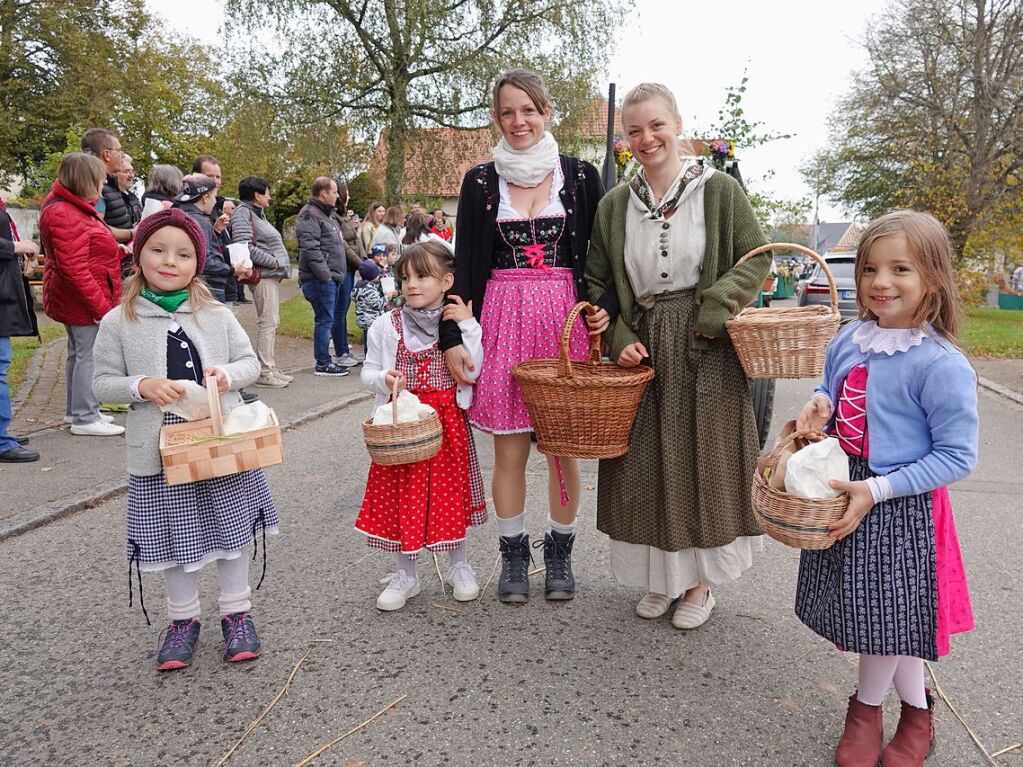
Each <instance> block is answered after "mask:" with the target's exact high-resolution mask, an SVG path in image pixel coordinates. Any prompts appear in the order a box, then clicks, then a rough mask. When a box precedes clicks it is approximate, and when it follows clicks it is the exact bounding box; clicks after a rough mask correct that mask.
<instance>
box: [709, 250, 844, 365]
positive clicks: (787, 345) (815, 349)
mask: <svg viewBox="0 0 1023 767" xmlns="http://www.w3.org/2000/svg"><path fill="white" fill-rule="evenodd" d="M771 250H795V251H797V252H799V253H802V254H804V255H807V256H810V257H811V258H813V259H814V260H815V261H816V262H817V263H818V264H820V265H821V270H822V271H823V272H824V274H825V276H826V277H827V278H828V286H829V287H830V289H831V306H799V307H791V308H782V307H776V308H763V309H756V308H752V307H751V308H747V309H743V310H742V311H741V312H739V314H738V315H737V316H736V317H735V319H731V320H728V321H727V322H725V328H726V329H727V330H728V335H729V336H731V338H732V345H733V346H734V347H735V352H736V354H738V355H739V362H740V363H741V364H742V369H743V370H744V371H745V372H746V375H747V376H748V377H749V378H816V377H817V376H819V375H820V374H821V372H822V371H823V370H824V355H825V352H826V351H827V348H828V342H829V341H830V340H831V339H832V338H834V336H835V333H837V332H838V326H839V324H841V321H842V317H841V315H840V314H839V313H838V290H837V289H836V288H835V278H834V276H833V275H832V274H831V270H830V269H829V268H828V265H827V263H826V262H825V261H824V259H822V258H821V257H820V256H819V255H818V254H817V253H816V252H815V251H813V250H810V249H809V248H804V247H803V246H802V245H796V244H794V243H790V242H774V243H771V244H769V245H762V246H760V247H759V248H756V249H755V250H751V251H750V252H749V253H747V254H746V255H745V256H743V257H742V258H740V259H739V260H738V261H737V262H736V266H738V265H739V264H741V263H742V262H743V261H748V260H749V259H751V258H753V257H755V256H759V255H760V254H761V253H767V252H768V251H771Z"/></svg>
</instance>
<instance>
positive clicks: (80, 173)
mask: <svg viewBox="0 0 1023 767" xmlns="http://www.w3.org/2000/svg"><path fill="white" fill-rule="evenodd" d="M106 178H107V167H106V166H105V165H104V164H103V161H102V160H100V159H99V158H98V157H96V155H93V154H86V153H85V152H71V153H70V154H66V155H64V157H62V158H61V161H60V167H58V168H57V180H58V181H59V182H60V185H61V186H62V187H64V188H65V189H67V190H68V191H69V192H71V194H73V195H75V196H76V197H81V198H82V199H83V200H89V201H90V202H91V201H92V200H94V199H96V198H95V197H94V196H90V195H92V193H93V192H97V193H100V192H102V191H103V182H104V181H106Z"/></svg>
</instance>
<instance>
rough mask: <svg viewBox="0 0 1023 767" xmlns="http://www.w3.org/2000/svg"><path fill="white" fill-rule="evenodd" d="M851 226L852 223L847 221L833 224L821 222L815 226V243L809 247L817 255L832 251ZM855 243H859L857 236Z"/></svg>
mask: <svg viewBox="0 0 1023 767" xmlns="http://www.w3.org/2000/svg"><path fill="white" fill-rule="evenodd" d="M851 226H852V223H851V222H849V221H839V222H837V223H833V224H829V223H826V222H824V221H821V222H820V223H818V224H817V242H816V243H813V244H811V247H812V248H813V249H814V250H816V251H817V252H818V253H827V252H828V251H831V250H834V249H835V248H836V247H837V246H838V243H839V242H841V241H842V237H843V236H844V235H845V233H846V231H848V230H849V228H850V227H851ZM856 241H857V242H859V237H858V236H857V238H856Z"/></svg>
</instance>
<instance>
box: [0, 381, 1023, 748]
mask: <svg viewBox="0 0 1023 767" xmlns="http://www.w3.org/2000/svg"><path fill="white" fill-rule="evenodd" d="M808 388H809V382H785V383H782V384H780V385H779V390H778V402H777V411H776V417H775V421H774V423H775V426H776V427H777V426H778V425H779V424H781V423H782V422H783V421H784V420H785V418H786V417H791V414H792V413H793V412H794V410H795V409H796V407H797V406H798V404H801V402H802V400H803V397H804V396H805V392H806V391H807V390H808ZM364 408H365V406H364V405H363V406H357V407H356V408H354V409H349V410H346V411H341V412H338V413H336V414H334V415H332V416H329V417H326V418H323V419H320V420H317V421H314V422H311V423H309V424H306V425H304V426H301V427H299V428H297V429H295V430H293V431H291V432H289V433H288V435H287V438H286V461H287V462H286V464H285V465H284V466H282V467H278V468H275V469H273V470H271V471H270V472H269V474H270V477H271V485H272V487H273V490H274V495H275V498H276V500H277V504H278V508H279V510H280V513H281V517H282V534H281V535H280V536H279V537H278V538H276V539H272V540H271V541H270V546H269V556H270V559H269V572H268V575H267V578H266V582H265V583H264V584H263V587H262V589H261V590H260V591H259V592H258V593H257V594H256V595H255V598H254V613H253V614H254V617H255V620H256V625H257V627H258V628H259V630H260V633H261V636H262V638H263V640H264V646H265V650H266V652H265V655H264V657H262V658H261V659H259V660H258V661H255V662H252V663H247V664H239V665H237V666H230V667H229V666H227V665H225V664H224V663H222V662H221V660H220V655H221V652H222V641H221V638H220V631H219V621H218V616H217V615H216V586H215V578H214V574H213V572H212V570H211V571H210V572H208V573H204V575H203V579H202V596H203V602H204V615H203V619H204V625H203V635H202V640H201V645H200V650H199V652H198V653H197V659H196V662H195V664H194V665H193V666H192V667H191V668H190V669H187V670H185V671H182V672H174V673H168V674H158V673H157V672H156V671H154V670H153V660H152V656H153V653H154V652H155V649H156V643H157V632H158V631H159V629H160V628H161V625H162V623H163V590H162V584H161V581H160V578H159V577H155V576H146V579H145V581H146V583H145V585H146V604H147V606H148V607H149V610H150V614H151V615H152V616H153V618H154V626H153V628H148V627H147V626H146V625H145V622H144V620H143V618H142V615H141V613H140V612H139V611H138V609H137V606H136V608H135V609H134V610H129V609H128V607H127V593H126V591H127V584H126V566H125V561H124V558H123V539H124V499H123V497H122V498H118V499H114V500H112V501H110V502H108V503H106V504H104V505H102V506H99V507H96V508H93V509H89V510H86V511H83V512H80V513H77V514H74V515H72V516H70V517H66V518H64V519H62V520H59V521H57V522H55V523H53V524H50V525H47V526H45V527H42V528H39V529H36V530H33V531H30V532H28V533H25V534H23V535H20V536H17V537H14V538H11V539H9V540H6V541H3V542H2V543H0V602H2V604H3V605H4V606H5V610H4V621H3V631H2V633H0V637H2V640H0V691H2V694H0V764H2V765H10V766H11V767H13V766H14V765H214V764H216V763H217V762H218V760H219V759H220V757H221V755H222V754H224V753H225V752H226V751H227V750H228V749H229V748H230V747H231V746H232V745H233V744H234V743H235V741H236V740H237V739H238V738H239V737H241V735H242V733H243V732H244V731H245V730H246V727H247V726H248V725H249V723H250V722H252V721H253V720H254V719H256V717H257V716H259V714H260V713H261V712H262V711H263V710H264V708H265V707H266V706H267V705H268V704H269V703H270V702H271V700H272V699H273V698H274V696H275V695H276V694H277V692H278V690H280V689H281V687H282V686H283V685H284V683H285V681H286V680H287V679H288V676H289V674H291V672H292V670H293V668H294V667H295V665H296V663H298V661H299V659H300V658H301V657H302V656H303V654H305V653H306V651H310V653H309V656H308V658H307V659H306V661H305V662H304V663H303V664H302V665H301V667H300V669H299V670H298V671H297V673H296V674H295V676H294V679H293V682H292V684H291V687H290V690H289V692H288V694H287V695H286V696H284V697H283V698H282V699H281V700H280V702H279V703H278V704H277V706H276V707H275V708H274V709H273V711H272V712H271V713H270V714H269V715H268V716H267V717H266V719H265V720H264V721H263V722H262V723H261V724H260V725H259V726H257V727H256V728H255V729H254V730H253V731H252V732H251V733H250V734H249V735H248V736H247V737H246V738H245V740H244V741H243V742H242V744H241V746H240V747H239V748H238V749H237V751H236V752H235V753H234V754H233V755H232V756H231V758H230V759H229V760H228V761H227V762H226V764H228V765H246V767H255V766H257V765H294V764H297V763H298V762H299V761H301V759H302V758H303V757H304V756H305V755H306V754H308V753H309V752H311V751H313V750H314V749H316V748H317V747H319V746H320V745H322V744H324V743H326V742H328V741H331V740H333V739H335V738H338V737H339V736H341V735H342V734H344V733H346V732H347V731H349V730H351V729H352V728H354V727H356V726H357V725H359V724H360V723H362V722H364V721H365V720H367V719H369V718H370V717H371V716H372V715H373V714H374V713H376V712H377V711H379V710H380V709H382V708H384V707H385V706H387V704H389V703H391V702H392V701H394V700H396V699H398V698H399V697H401V696H406V697H404V699H403V700H402V701H401V702H400V703H399V704H398V705H397V706H395V707H394V708H392V709H391V710H390V711H389V712H387V713H386V714H384V715H383V716H381V717H379V718H378V719H376V720H375V721H373V722H372V723H371V724H369V725H368V726H367V727H366V728H365V729H363V730H360V731H358V732H355V733H354V734H352V735H351V736H350V737H348V738H347V739H345V740H343V741H341V742H340V743H338V744H337V745H336V746H334V748H333V749H332V750H330V751H329V752H327V753H325V754H324V755H323V756H321V757H320V758H319V759H317V760H316V761H315V762H314V764H335V765H348V766H349V767H355V766H356V765H374V766H376V765H442V764H444V765H467V766H468V765H473V766H474V767H476V766H479V767H487V766H489V765H662V764H663V765H701V766H702V765H712V766H717V765H758V766H759V765H772V766H773V765H783V766H788V765H829V764H831V759H832V753H833V748H834V743H835V741H836V740H837V737H838V735H839V733H840V731H841V727H842V717H843V715H844V711H845V700H846V697H847V696H848V695H849V693H850V692H851V691H852V688H853V686H854V685H855V657H854V656H848V655H843V654H841V653H839V652H837V651H836V650H835V649H834V648H833V647H831V646H829V645H828V643H827V642H825V641H823V640H821V639H819V638H817V637H816V636H815V635H813V634H812V633H811V632H810V631H809V630H807V629H806V628H805V627H803V626H802V625H801V624H800V623H799V622H798V621H797V620H796V619H795V617H794V615H793V612H792V598H793V589H794V581H795V575H796V563H797V556H798V555H797V552H795V551H794V550H791V549H788V548H786V547H784V546H782V545H780V544H777V543H774V542H768V544H767V548H766V552H765V554H764V555H763V556H762V557H760V558H759V559H758V560H757V562H756V564H755V566H754V568H753V569H752V570H751V571H749V572H748V573H747V574H746V575H745V576H744V577H743V578H742V579H741V580H739V581H738V582H736V583H733V584H730V585H729V586H727V587H723V588H721V589H719V590H717V592H716V593H717V597H718V606H717V608H716V610H715V612H714V615H713V616H712V618H711V620H710V621H709V622H708V623H707V624H706V625H705V626H704V627H702V628H701V629H699V630H697V631H695V632H691V633H682V632H679V631H676V630H675V629H673V628H672V627H671V625H670V623H669V621H668V617H665V618H663V619H661V620H656V621H644V620H641V619H639V618H637V617H636V616H635V614H634V612H633V607H634V603H635V601H636V599H637V598H638V597H639V596H640V594H638V593H635V592H634V591H633V590H631V589H627V588H624V587H622V586H620V585H618V584H617V583H615V582H614V580H613V579H612V578H611V576H610V573H609V569H608V562H607V542H606V539H605V537H604V536H603V535H602V534H600V533H598V532H596V530H595V528H594V517H595V513H594V505H595V493H594V490H593V487H594V485H595V480H596V466H595V465H588V466H586V467H585V476H584V485H585V487H586V489H587V491H586V495H585V497H584V500H583V509H584V511H583V514H582V517H581V531H580V535H579V538H578V542H577V546H576V555H575V569H576V574H577V577H578V580H579V594H578V596H577V598H576V599H575V600H574V601H572V602H568V603H550V604H548V603H545V602H544V600H543V598H542V578H543V576H542V575H536V576H534V579H533V584H534V589H539V590H540V598H539V599H537V598H535V596H534V599H533V600H532V601H531V602H530V604H528V605H527V606H525V607H511V606H506V605H503V604H501V603H499V602H498V601H497V599H496V597H495V593H494V592H495V587H494V584H493V583H492V584H491V585H490V588H489V589H488V591H487V592H486V594H485V595H484V597H483V599H482V601H481V602H479V603H471V604H468V605H458V604H457V603H455V602H453V601H452V600H451V598H450V589H448V592H447V593H448V595H447V596H445V595H444V594H442V592H441V586H440V584H439V583H438V580H437V577H436V575H432V574H431V569H432V562H431V561H430V560H428V559H424V560H421V561H422V564H421V567H420V572H421V574H422V575H423V576H424V577H425V586H424V589H423V592H422V594H421V595H420V596H418V597H416V598H415V599H413V600H412V601H410V603H409V605H408V606H407V607H406V608H405V609H404V610H402V611H399V612H397V613H390V614H383V613H379V612H378V611H377V610H376V608H375V606H374V600H375V597H376V594H377V593H378V590H379V588H380V586H379V584H378V582H377V581H378V579H379V578H380V577H381V576H383V575H384V574H385V572H386V571H387V565H388V562H387V557H386V555H383V554H381V553H379V552H373V553H369V552H368V549H367V548H366V547H365V544H364V542H363V540H362V538H361V536H359V535H358V534H357V533H355V532H354V531H353V529H352V522H353V519H354V516H355V513H356V510H357V508H358V504H359V502H360V500H361V495H362V490H363V483H364V480H365V475H366V471H367V467H368V459H367V457H366V454H365V451H364V449H363V447H362V444H361V437H360V432H359V420H360V418H361V417H362V416H363V409H364ZM981 410H982V424H983V426H982V428H983V451H982V460H981V465H980V468H979V470H978V472H977V474H976V475H975V476H974V477H973V478H972V479H971V480H968V481H966V482H964V483H961V484H960V485H959V486H957V487H956V488H954V489H953V490H952V500H953V505H954V506H955V509H956V518H957V521H958V527H959V534H960V538H961V541H962V545H963V549H964V554H965V560H966V566H967V572H968V575H969V578H970V582H971V590H972V595H973V600H974V608H975V612H976V616H977V624H978V628H977V629H976V630H975V631H973V632H971V633H969V634H967V635H964V636H960V637H956V638H954V639H953V646H952V654H951V655H950V656H949V657H948V658H946V659H944V660H942V661H941V662H939V663H937V664H935V670H936V673H937V674H938V678H939V681H940V683H941V686H942V688H943V689H944V690H945V692H946V693H947V694H948V696H949V697H950V698H951V700H952V701H953V703H954V704H955V706H956V707H957V709H958V710H959V711H960V713H961V714H962V715H963V716H964V717H965V718H966V720H967V721H968V723H969V724H970V726H971V727H972V729H973V730H974V732H975V733H976V734H977V736H978V737H979V739H980V740H981V742H982V743H983V744H984V745H985V746H986V747H987V748H988V750H989V751H996V750H998V749H1001V748H1004V747H1006V746H1009V745H1012V744H1014V743H1018V742H1020V741H1021V740H1023V714H1021V712H1023V688H1021V686H1020V684H1019V679H1020V678H1023V643H1021V641H1020V638H1019V637H1020V630H1019V626H1020V622H1019V617H1018V612H1019V607H1020V604H1021V599H1020V596H1021V594H1020V592H1021V590H1023V586H1021V584H1020V577H1019V576H1020V562H1021V561H1023V542H1021V535H1020V532H1021V529H1023V521H1021V520H1023V514H1021V512H1023V500H1021V498H1023V492H1021V491H1023V476H1021V472H1020V467H1021V461H1020V448H1021V447H1023V444H1021V436H1020V435H1023V409H1021V408H1019V407H1017V406H1015V405H1011V404H1008V403H1006V402H1005V401H1004V400H998V399H995V398H993V396H991V395H987V394H982V398H981ZM479 442H480V448H481V461H482V463H483V468H484V473H485V475H486V476H489V470H490V466H491V464H492V451H491V449H490V446H489V444H488V441H487V440H486V439H480V440H479ZM541 464H542V459H541V458H539V457H538V458H536V459H535V460H534V461H533V463H532V464H531V466H535V468H536V471H535V472H534V473H531V475H530V478H529V479H530V487H529V517H530V527H531V531H532V532H534V533H536V532H539V531H542V522H543V519H544V517H545V514H546V510H545V508H544V503H545V501H544V498H545V489H544V482H545V479H544V474H543V472H542V468H541ZM495 544H496V531H495V527H494V525H492V524H491V525H488V526H487V527H486V528H484V529H483V531H482V532H479V533H477V534H476V535H475V537H473V538H472V539H471V541H470V546H469V551H470V561H471V562H472V563H473V564H474V565H475V566H476V568H477V570H478V571H479V572H480V574H481V581H483V580H486V577H487V576H488V575H489V573H490V570H491V567H492V565H493V564H494V560H495V557H496V554H497V551H496V545H495ZM257 577H258V576H257ZM253 582H255V578H253ZM896 719H897V701H896V699H895V695H894V693H892V695H891V696H890V698H889V701H888V706H887V709H886V723H887V729H888V732H889V733H890V732H893V731H894V726H895V722H896ZM937 727H938V739H939V740H938V746H937V751H936V753H935V755H934V756H932V757H931V759H930V760H929V761H928V765H931V766H934V765H955V766H956V767H959V766H960V765H983V764H987V763H988V762H986V761H985V760H984V758H983V757H982V756H981V755H980V753H979V751H978V750H977V748H976V747H975V746H974V745H973V743H972V742H971V740H970V739H969V737H968V736H967V734H966V732H965V730H964V729H963V727H962V726H961V725H960V724H959V723H958V722H957V721H956V719H955V718H954V717H953V715H952V714H951V712H950V711H949V709H948V708H947V707H946V706H944V705H943V704H939V707H938V711H937ZM997 763H998V764H1004V765H1013V764H1021V763H1023V762H1021V757H1020V756H1018V755H1006V756H1004V757H1001V758H1000V759H999V760H998V761H997Z"/></svg>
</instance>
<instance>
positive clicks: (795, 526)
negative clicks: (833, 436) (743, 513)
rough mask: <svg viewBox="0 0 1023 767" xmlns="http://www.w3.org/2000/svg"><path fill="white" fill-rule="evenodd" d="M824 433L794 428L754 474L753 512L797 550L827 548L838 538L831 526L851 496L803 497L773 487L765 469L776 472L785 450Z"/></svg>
mask: <svg viewBox="0 0 1023 767" xmlns="http://www.w3.org/2000/svg"><path fill="white" fill-rule="evenodd" d="M823 437H824V435H823V434H820V433H818V432H799V431H793V432H792V433H791V434H789V435H788V436H786V437H784V438H783V439H780V440H779V441H778V442H777V443H776V444H775V446H774V449H773V450H772V451H771V452H770V453H768V454H767V455H766V456H763V457H762V458H761V459H760V460H759V461H758V462H757V470H756V472H754V474H753V491H752V494H753V513H754V515H755V516H756V518H757V521H758V522H759V523H760V526H761V527H762V528H764V532H765V533H767V534H768V535H769V536H771V537H772V538H774V539H775V540H776V541H780V542H781V543H784V544H785V545H786V546H792V547H794V548H797V549H827V548H830V547H831V546H832V545H833V544H834V542H835V539H834V538H832V537H831V535H830V531H829V530H828V525H829V524H831V523H832V522H837V521H838V520H839V519H841V518H842V516H843V515H844V514H845V511H846V509H847V508H848V506H849V496H848V495H846V494H845V493H843V494H842V495H840V496H839V497H838V498H803V497H802V496H798V495H790V494H789V493H786V492H785V491H784V490H778V489H776V488H774V487H771V486H770V485H769V484H768V481H767V480H766V479H765V478H764V472H765V471H767V470H768V469H770V470H771V471H774V470H775V469H776V468H777V465H778V458H779V457H780V455H781V451H782V449H784V448H785V447H787V446H788V445H789V444H790V443H792V442H795V441H798V440H800V439H802V440H808V441H817V440H819V439H823Z"/></svg>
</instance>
